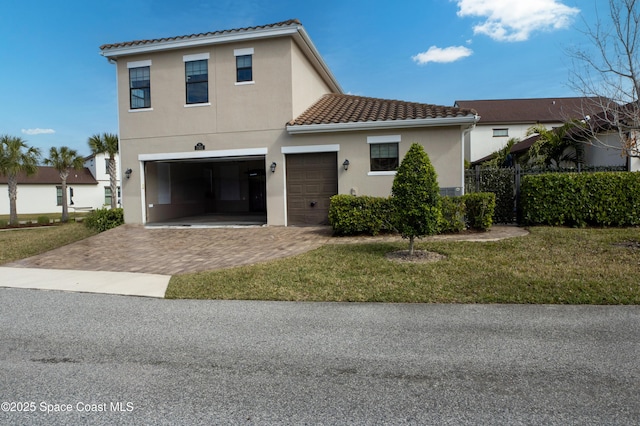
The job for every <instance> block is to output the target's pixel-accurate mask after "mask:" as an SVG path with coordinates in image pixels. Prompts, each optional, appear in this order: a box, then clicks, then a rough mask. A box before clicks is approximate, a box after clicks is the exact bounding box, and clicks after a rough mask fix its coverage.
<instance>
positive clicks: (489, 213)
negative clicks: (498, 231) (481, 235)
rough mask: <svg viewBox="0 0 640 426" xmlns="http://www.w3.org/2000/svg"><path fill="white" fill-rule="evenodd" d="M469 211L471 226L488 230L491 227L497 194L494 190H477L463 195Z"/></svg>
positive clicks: (468, 221)
mask: <svg viewBox="0 0 640 426" xmlns="http://www.w3.org/2000/svg"><path fill="white" fill-rule="evenodd" d="M463 198H464V204H465V207H466V211H467V224H468V226H469V228H471V229H475V230H479V231H486V230H487V229H489V228H491V224H492V223H493V214H494V210H495V207H496V194H494V193H493V192H475V193H473V194H466V195H464V196H463Z"/></svg>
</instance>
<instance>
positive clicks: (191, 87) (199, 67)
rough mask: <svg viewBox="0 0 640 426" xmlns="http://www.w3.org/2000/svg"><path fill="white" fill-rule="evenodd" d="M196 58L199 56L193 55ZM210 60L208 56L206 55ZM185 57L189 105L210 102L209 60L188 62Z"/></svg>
mask: <svg viewBox="0 0 640 426" xmlns="http://www.w3.org/2000/svg"><path fill="white" fill-rule="evenodd" d="M193 56H194V57H195V56H197V55H193ZM206 57H207V58H208V55H206ZM187 59H188V57H186V56H185V62H184V69H185V80H186V86H187V89H186V93H187V105H191V104H205V103H208V102H209V66H208V61H207V59H198V60H192V61H188V60H187Z"/></svg>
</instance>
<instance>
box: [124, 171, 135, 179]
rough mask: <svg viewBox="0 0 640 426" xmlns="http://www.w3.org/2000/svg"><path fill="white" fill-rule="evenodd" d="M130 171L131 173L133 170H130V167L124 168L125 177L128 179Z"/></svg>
mask: <svg viewBox="0 0 640 426" xmlns="http://www.w3.org/2000/svg"><path fill="white" fill-rule="evenodd" d="M131 173H133V170H131V169H127V170H125V172H124V174H125V176H126V177H127V179H129V178H130V177H131Z"/></svg>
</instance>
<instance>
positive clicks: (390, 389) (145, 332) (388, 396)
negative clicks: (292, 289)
mask: <svg viewBox="0 0 640 426" xmlns="http://www.w3.org/2000/svg"><path fill="white" fill-rule="evenodd" d="M639 355H640V306H616V307H605V306H528V305H428V304H350V303H286V302H248V301H191V300H189V301H182V300H162V299H152V298H141V297H127V296H113V295H103V294H78V293H66V292H57V291H42V290H25V289H12V288H0V402H1V403H2V411H0V424H10V425H33V424H38V425H45V424H46V425H52V424H53V425H56V424H91V425H101V424H105V425H106V424H171V425H174V424H249V425H252V424H434V425H435V424H437V425H447V424H452V425H453V424H456V425H457V424H491V425H500V424H504V425H507V424H508V425H517V424H546V425H549V424H558V425H572V424H575V425H604V424H619V425H629V424H639V423H640V362H639V359H638V358H639Z"/></svg>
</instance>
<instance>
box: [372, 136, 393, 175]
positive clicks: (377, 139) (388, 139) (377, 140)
mask: <svg viewBox="0 0 640 426" xmlns="http://www.w3.org/2000/svg"><path fill="white" fill-rule="evenodd" d="M400 142H402V135H385V136H367V144H368V145H371V144H381V143H397V144H398V163H399V162H400ZM368 156H369V169H371V150H370V149H369V153H368ZM396 173H398V171H397V170H388V171H379V172H372V171H371V170H369V172H368V173H367V176H395V175H396Z"/></svg>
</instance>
